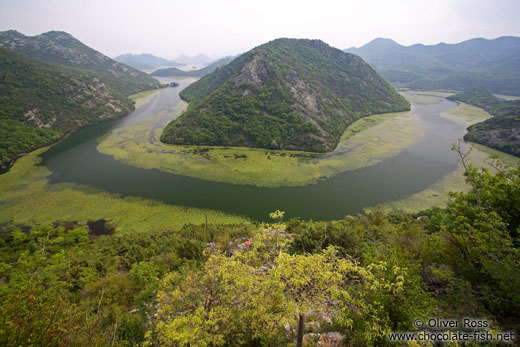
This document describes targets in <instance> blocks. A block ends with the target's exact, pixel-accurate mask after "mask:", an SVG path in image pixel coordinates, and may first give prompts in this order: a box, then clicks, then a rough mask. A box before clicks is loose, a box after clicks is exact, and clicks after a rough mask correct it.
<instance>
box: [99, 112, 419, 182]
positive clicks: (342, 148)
mask: <svg viewBox="0 0 520 347" xmlns="http://www.w3.org/2000/svg"><path fill="white" fill-rule="evenodd" d="M186 105H187V104H186V103H184V102H181V103H179V104H178V105H177V107H176V108H175V110H173V112H172V113H167V112H163V113H159V114H156V115H154V116H152V117H146V119H135V120H128V121H127V122H125V124H124V125H123V126H122V127H120V128H117V129H114V130H113V131H112V133H111V134H110V135H107V136H105V137H104V138H103V139H102V140H101V141H100V144H99V145H98V150H99V151H100V152H101V153H104V154H108V155H111V156H113V157H114V158H115V159H117V160H120V161H122V162H124V163H126V164H128V165H133V166H136V167H141V168H147V169H151V168H156V169H159V170H161V171H165V172H170V173H175V174H181V175H186V176H191V177H196V178H201V179H206V180H211V181H217V182H228V183H234V184H247V185H256V186H262V187H279V186H302V185H307V184H311V183H315V182H316V181H318V180H320V179H325V178H330V177H332V176H334V175H337V174H339V173H341V172H345V171H349V170H355V169H359V168H362V167H366V166H371V165H375V164H377V163H378V162H380V161H382V160H383V159H386V158H390V157H392V156H395V155H397V154H398V153H399V152H400V151H401V150H403V149H404V148H406V147H409V146H411V145H413V144H414V143H416V142H418V141H419V140H420V138H421V137H422V135H423V130H422V125H421V122H420V121H419V120H418V119H417V118H416V117H414V115H413V113H412V112H398V113H385V114H377V115H373V116H369V117H365V118H363V119H360V120H358V121H356V122H354V123H353V124H352V125H351V126H349V127H348V128H347V130H346V131H345V133H344V134H343V135H342V137H341V140H340V143H339V144H338V146H337V148H336V149H335V150H334V151H333V152H331V153H328V154H316V153H309V152H303V151H283V150H268V149H258V148H246V147H214V146H211V147H208V146H178V145H167V144H164V143H161V142H160V140H159V138H160V134H161V131H162V128H163V127H164V126H165V125H166V124H167V123H168V122H169V121H170V120H171V119H172V118H175V117H177V116H178V115H179V114H180V113H181V112H182V111H183V110H184V109H185V108H186Z"/></svg>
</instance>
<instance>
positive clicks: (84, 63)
mask: <svg viewBox="0 0 520 347" xmlns="http://www.w3.org/2000/svg"><path fill="white" fill-rule="evenodd" d="M0 47H4V48H8V49H11V50H13V51H17V52H20V53H22V54H25V55H27V56H29V57H32V58H37V59H41V60H44V61H46V62H49V63H52V64H58V65H65V66H71V67H75V68H80V69H85V70H90V71H91V72H95V73H96V75H97V77H98V78H99V79H100V80H101V81H103V82H104V83H105V84H106V85H107V86H109V87H110V88H111V89H113V90H116V91H118V92H121V93H123V94H125V95H130V94H133V93H137V92H140V91H143V90H148V89H153V88H157V87H158V86H159V82H158V81H157V80H156V79H154V78H153V77H151V76H149V75H148V74H145V73H144V72H141V71H139V70H136V69H134V68H132V67H130V66H127V65H124V64H121V63H119V62H117V61H115V60H113V59H110V58H109V57H107V56H106V55H104V54H102V53H100V52H98V51H96V50H94V49H92V48H90V47H88V46H86V45H84V44H83V43H81V42H80V41H78V40H77V39H75V38H74V37H73V36H71V35H70V34H68V33H66V32H63V31H50V32H47V33H43V34H40V35H37V36H25V35H23V34H21V33H19V32H17V31H15V30H9V31H4V32H0Z"/></svg>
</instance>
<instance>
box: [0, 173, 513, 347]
mask: <svg viewBox="0 0 520 347" xmlns="http://www.w3.org/2000/svg"><path fill="white" fill-rule="evenodd" d="M466 179H467V182H468V183H469V185H470V186H471V187H472V188H471V190H470V191H468V192H467V193H457V194H452V195H451V198H450V202H449V204H448V206H447V207H446V208H435V209H432V210H429V211H424V212H423V214H424V215H423V216H422V218H420V219H416V218H414V217H413V216H409V215H405V214H401V213H391V214H385V213H384V212H382V210H381V209H375V210H374V211H372V212H370V213H367V214H364V215H359V216H357V217H351V216H349V217H347V218H345V219H343V220H338V221H325V222H312V221H301V220H299V219H293V220H289V221H287V222H285V221H283V213H282V212H280V211H276V212H274V213H272V214H271V216H272V218H274V221H273V222H274V223H272V224H261V225H260V224H256V225H255V224H241V225H212V224H206V225H186V226H184V227H182V228H180V229H177V230H158V231H156V232H146V233H138V232H135V231H133V230H121V229H119V228H117V226H116V225H113V223H111V222H107V221H104V220H98V221H85V222H80V223H78V222H57V223H55V225H53V226H38V225H32V226H31V225H25V226H17V225H13V224H4V225H0V319H1V321H2V322H3V325H2V327H1V328H0V344H1V345H2V346H20V345H37V346H110V345H113V346H190V347H198V346H201V347H202V346H294V345H297V346H302V341H305V345H321V346H339V345H349V346H395V345H396V344H395V342H391V341H390V340H389V336H390V335H389V333H392V332H403V331H414V332H416V333H420V332H421V331H432V330H433V331H434V332H442V333H444V332H446V331H448V332H454V329H445V330H435V327H433V328H434V329H432V328H429V327H428V324H427V322H428V320H429V319H431V318H435V317H449V318H450V319H453V320H457V321H462V320H463V319H464V318H470V319H477V320H478V319H483V318H484V317H485V319H486V320H487V321H486V322H487V324H489V325H487V326H483V327H478V330H479V331H480V332H481V333H483V334H486V333H489V334H492V335H494V334H496V333H497V332H513V333H514V334H515V335H516V336H518V333H519V329H520V325H519V322H520V249H519V247H520V238H519V230H520V229H519V227H520V220H519V218H518V216H519V213H520V210H519V208H520V203H519V202H520V172H519V170H502V171H501V172H499V173H498V174H496V175H492V174H490V173H489V172H488V171H486V170H477V169H475V168H473V167H468V169H467V171H466ZM114 228H116V230H115V231H114ZM418 320H420V322H424V323H425V325H424V327H423V328H422V329H421V326H420V325H419V324H417V322H418ZM458 330H460V331H466V330H464V329H462V328H460V329H457V330H455V331H458ZM469 332H475V329H469ZM445 342H446V341H444V343H445ZM471 342H474V341H471ZM477 342H479V343H481V342H482V341H477ZM475 343H476V342H475ZM412 345H418V343H417V342H416V343H415V344H412ZM429 345H431V344H429ZM449 345H453V346H456V345H457V344H456V343H455V342H450V344H449ZM464 345H466V344H465V342H464ZM486 345H487V344H486ZM489 345H494V344H493V343H490V344H489ZM457 346H460V345H457Z"/></svg>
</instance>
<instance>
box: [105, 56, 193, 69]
mask: <svg viewBox="0 0 520 347" xmlns="http://www.w3.org/2000/svg"><path fill="white" fill-rule="evenodd" d="M114 60H116V61H118V62H120V63H123V64H126V65H129V66H131V67H133V68H136V69H139V70H153V69H156V68H157V67H159V66H182V65H184V64H179V63H176V62H174V61H173V60H168V59H164V58H160V57H156V56H155V55H153V54H148V53H143V54H123V55H119V56H117V57H115V58H114Z"/></svg>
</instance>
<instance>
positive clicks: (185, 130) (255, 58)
mask: <svg viewBox="0 0 520 347" xmlns="http://www.w3.org/2000/svg"><path fill="white" fill-rule="evenodd" d="M180 95H181V97H182V98H183V99H185V100H187V101H189V102H190V105H189V107H188V110H187V111H185V112H184V113H183V114H182V115H181V116H180V117H179V118H177V119H175V120H174V121H172V122H171V123H170V124H168V126H167V127H166V128H165V129H164V131H163V133H162V136H161V140H162V141H163V142H166V143H174V144H197V145H224V146H247V147H260V148H270V149H289V150H306V151H314V152H326V151H331V150H333V149H334V148H335V146H336V144H337V143H338V141H339V138H340V136H341V134H342V133H343V131H344V130H345V128H346V127H347V126H348V125H349V124H351V123H352V122H354V121H355V120H357V119H359V118H361V117H363V116H366V115H369V114H374V113H384V112H394V111H403V110H408V109H409V108H410V105H409V103H408V102H407V101H406V100H405V99H404V98H403V97H402V96H400V95H399V94H398V93H396V92H395V91H394V90H393V89H392V87H391V86H390V85H389V84H388V83H387V82H385V81H384V80H383V79H382V78H381V77H379V76H378V75H377V73H376V72H375V71H374V70H373V69H372V68H370V66H368V64H366V63H365V62H364V61H363V60H362V59H360V58H359V57H356V56H354V55H352V54H346V53H344V52H342V51H340V50H338V49H335V48H332V47H330V46H328V45H327V44H325V43H324V42H322V41H319V40H297V39H277V40H274V41H271V42H268V43H266V44H264V45H261V46H258V47H256V48H254V49H253V50H251V51H249V52H247V53H244V54H243V55H241V56H240V57H238V58H236V59H234V60H233V61H232V62H231V63H229V64H228V65H225V66H223V67H222V68H220V69H218V70H216V71H215V72H214V73H212V74H210V75H207V76H205V77H203V78H202V79H200V80H199V81H197V82H195V83H193V84H191V85H190V86H188V87H187V88H186V89H184V90H183V91H182V92H181V93H180Z"/></svg>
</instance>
